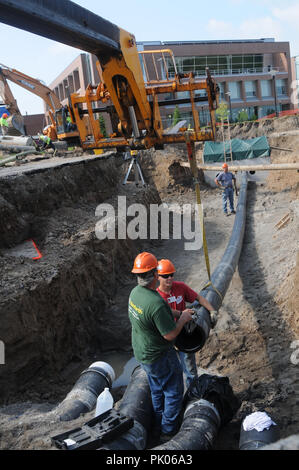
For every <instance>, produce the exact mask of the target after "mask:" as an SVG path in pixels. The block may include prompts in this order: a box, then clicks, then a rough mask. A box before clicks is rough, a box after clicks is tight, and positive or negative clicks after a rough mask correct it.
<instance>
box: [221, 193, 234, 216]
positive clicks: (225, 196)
mask: <svg viewBox="0 0 299 470" xmlns="http://www.w3.org/2000/svg"><path fill="white" fill-rule="evenodd" d="M227 199H228V200H229V207H230V210H231V212H232V211H233V210H235V209H234V190H233V188H225V189H224V190H223V193H222V207H223V212H224V213H225V214H227Z"/></svg>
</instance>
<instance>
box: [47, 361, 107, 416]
mask: <svg viewBox="0 0 299 470" xmlns="http://www.w3.org/2000/svg"><path fill="white" fill-rule="evenodd" d="M114 379H115V374H114V370H113V369H112V367H111V366H110V365H109V364H107V363H106V362H100V361H98V362H94V363H93V364H91V366H89V368H88V369H86V370H84V371H83V372H82V373H81V375H80V377H79V379H78V380H77V382H76V383H75V385H74V387H73V388H72V390H71V391H70V392H69V393H68V395H67V396H66V397H65V399H64V400H63V401H62V402H61V403H60V404H59V405H58V407H57V408H56V409H55V414H56V415H58V416H59V419H60V421H71V420H73V419H76V418H78V417H79V416H80V414H82V413H87V412H88V411H91V410H92V409H93V408H94V407H95V404H96V401H97V398H98V396H99V395H100V393H101V392H102V391H103V390H104V388H106V387H108V388H111V386H112V382H113V381H114Z"/></svg>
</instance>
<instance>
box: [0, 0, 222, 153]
mask: <svg viewBox="0 0 299 470" xmlns="http://www.w3.org/2000/svg"><path fill="white" fill-rule="evenodd" d="M0 8H1V18H0V19H1V21H2V22H3V23H6V24H8V25H10V26H14V27H17V28H20V29H24V30H26V31H29V32H31V33H34V34H38V35H40V36H44V37H46V38H48V39H52V40H55V41H58V42H62V43H64V44H67V45H69V46H72V47H76V48H78V49H80V50H84V51H86V52H89V53H91V54H94V55H95V56H96V57H97V59H98V61H97V70H98V72H99V76H100V83H99V84H94V85H93V84H89V85H88V87H87V89H86V91H85V94H84V95H79V94H78V93H72V94H71V95H70V115H71V119H72V122H73V123H74V124H76V126H77V130H78V133H79V138H80V144H81V146H82V148H83V149H107V148H115V147H116V148H117V149H120V150H121V149H123V150H124V149H126V148H130V149H131V150H133V151H134V149H135V150H136V151H138V150H139V149H148V148H151V147H154V148H163V146H164V144H173V143H181V142H185V141H186V131H187V129H186V128H185V127H184V126H182V127H179V128H176V129H168V128H167V129H165V128H164V127H163V120H162V118H161V109H162V107H163V106H167V105H170V104H173V105H174V104H175V105H180V104H183V103H186V102H188V103H190V105H191V109H192V116H193V122H194V126H193V127H194V129H189V130H188V141H189V143H192V144H194V142H196V141H204V140H214V139H215V134H216V119H215V110H216V109H217V107H218V96H219V89H218V86H217V84H216V82H215V80H214V79H213V78H212V77H211V75H210V73H209V70H208V69H207V71H206V72H207V73H206V78H205V79H197V78H196V77H195V76H194V74H193V73H189V74H180V73H178V72H177V68H176V62H175V58H174V56H173V53H172V51H171V50H160V51H157V50H153V51H142V52H141V53H140V54H139V53H138V50H137V46H136V39H135V37H134V35H133V34H131V33H129V32H127V31H125V30H123V29H121V28H119V27H118V26H116V25H115V24H113V23H111V22H109V21H107V20H105V19H103V18H101V17H100V16H98V15H96V14H94V13H92V12H90V11H89V10H87V9H85V8H82V7H80V6H79V5H77V4H75V3H74V2H71V1H69V0H60V1H59V7H58V3H57V2H53V1H52V0H23V1H22V2H20V1H19V0H0ZM162 64H163V66H162ZM170 71H171V72H170ZM182 92H184V99H177V98H176V96H177V94H180V95H181V96H182ZM202 92H204V93H205V95H206V96H205V97H202V96H201V95H202ZM166 94H168V96H169V94H171V95H170V96H172V97H173V98H174V99H173V100H171V101H169V100H167V99H165V95H166ZM186 95H188V98H187V99H186V98H185V96H186ZM200 100H202V101H206V100H207V101H208V103H209V110H210V117H211V119H210V126H209V128H205V129H201V127H200V121H199V115H198V111H197V109H196V102H197V101H200ZM101 113H108V114H109V116H110V120H111V124H112V130H113V132H112V133H110V135H109V136H108V137H104V135H103V133H102V131H101V127H100V123H99V119H98V115H99V114H101ZM86 117H87V118H88V123H89V124H88V126H87V125H86ZM58 118H60V120H59V119H58V121H59V123H60V124H62V125H63V112H62V111H60V115H58ZM56 123H57V117H56ZM57 134H58V137H59V125H58V126H57Z"/></svg>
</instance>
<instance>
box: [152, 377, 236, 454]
mask: <svg viewBox="0 0 299 470" xmlns="http://www.w3.org/2000/svg"><path fill="white" fill-rule="evenodd" d="M184 406H186V408H185V412H184V415H183V422H182V425H181V427H180V430H179V432H178V433H177V434H176V435H175V436H174V437H173V438H172V439H171V440H170V441H168V442H166V443H165V444H161V445H159V446H157V447H154V450H210V449H212V447H213V444H214V442H215V438H216V437H217V434H218V431H219V429H220V428H221V427H222V426H224V425H225V424H227V423H228V422H229V421H230V420H231V419H232V417H233V416H234V414H235V413H236V411H237V409H238V408H239V406H240V402H239V400H238V398H237V397H236V396H235V395H234V393H233V390H232V388H231V386H230V384H229V380H228V378H227V377H221V376H215V375H210V374H206V373H204V374H202V375H200V376H199V377H197V378H196V379H195V380H194V381H193V382H192V385H191V386H190V387H189V389H188V390H187V392H186V394H185V397H184Z"/></svg>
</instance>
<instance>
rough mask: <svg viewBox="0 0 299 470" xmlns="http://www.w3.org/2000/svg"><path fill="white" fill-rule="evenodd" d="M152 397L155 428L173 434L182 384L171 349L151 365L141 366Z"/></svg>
mask: <svg viewBox="0 0 299 470" xmlns="http://www.w3.org/2000/svg"><path fill="white" fill-rule="evenodd" d="M141 367H142V368H143V370H144V371H145V372H146V374H147V377H148V382H149V386H150V390H151V395H152V402H153V408H154V412H155V420H156V427H161V432H162V433H163V434H170V433H175V432H176V431H177V429H178V417H179V414H180V411H181V408H182V401H183V393H184V382H183V370H182V365H181V362H180V361H179V359H178V356H177V354H176V351H175V349H174V348H171V349H170V350H169V351H167V352H166V353H164V354H163V355H162V356H161V357H160V358H159V359H158V360H157V361H155V362H153V363H152V364H141Z"/></svg>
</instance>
